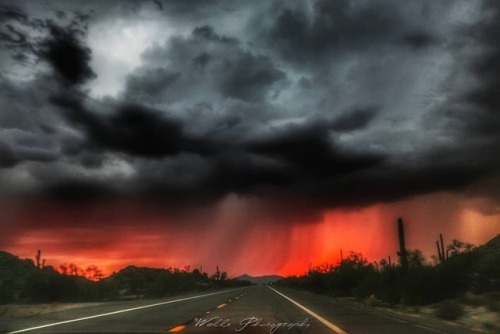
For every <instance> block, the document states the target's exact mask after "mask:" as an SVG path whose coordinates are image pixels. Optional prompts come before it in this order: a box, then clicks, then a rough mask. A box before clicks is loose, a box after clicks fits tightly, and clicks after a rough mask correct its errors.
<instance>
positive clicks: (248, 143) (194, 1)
mask: <svg viewBox="0 0 500 334" xmlns="http://www.w3.org/2000/svg"><path fill="white" fill-rule="evenodd" d="M499 16H500V5H499V4H498V3H496V2H494V1H474V2H472V1H460V0H458V1H450V0H439V1H435V0H432V1H431V0H427V1H424V0H421V1H414V2H411V3H410V2H401V1H396V0H393V1H364V0H356V1H344V0H341V1H327V0H317V1H293V2H292V1H274V0H272V1H269V0H256V1H246V2H233V1H227V0H211V1H199V0H184V1H174V0H157V1H134V0H130V1H93V0H88V1H62V0H60V1H55V0H45V1H26V0H21V1H19V0H17V1H10V0H5V1H2V3H1V4H0V22H1V23H0V45H1V48H0V108H1V111H0V231H1V233H0V249H3V250H6V251H10V252H13V253H14V254H16V255H19V256H21V257H30V258H33V257H34V255H35V253H36V250H37V249H41V250H42V257H45V258H46V261H47V264H49V265H54V266H57V265H61V264H65V263H76V264H77V265H79V266H82V267H85V266H88V265H97V266H99V267H100V268H102V269H103V270H104V272H105V273H107V274H109V273H111V272H112V271H116V270H119V269H120V268H122V267H124V266H126V265H130V264H135V265H142V266H153V267H169V266H172V267H184V266H190V267H191V268H198V267H200V266H202V267H203V270H204V271H208V272H213V271H215V267H216V266H219V267H220V268H221V269H222V270H225V271H227V272H228V273H229V274H230V275H233V276H235V275H239V274H243V273H249V274H253V275H262V274H270V273H277V274H281V275H290V274H301V273H304V272H305V271H306V270H307V269H308V268H309V267H310V266H317V265H321V264H324V263H336V262H338V260H339V257H340V250H342V251H343V254H349V251H355V252H361V253H362V254H363V255H364V256H366V257H367V258H368V259H369V260H370V261H378V260H380V259H382V258H387V257H388V256H392V258H393V259H395V258H396V250H397V248H398V246H397V229H396V221H397V219H398V217H402V218H403V219H404V221H405V229H406V238H407V246H408V247H409V248H411V249H417V248H418V249H421V250H422V251H423V252H424V255H426V256H427V258H428V259H429V261H431V260H430V258H431V256H432V255H434V254H435V250H434V247H435V240H437V239H438V238H439V234H440V233H442V234H443V236H444V237H445V241H447V242H451V240H452V239H455V238H456V239H460V240H462V241H467V242H471V243H474V244H476V245H479V244H482V243H484V242H486V241H488V240H489V239H491V238H493V237H494V236H495V235H496V234H498V233H500V155H499V154H498V152H499V151H500V131H498V129H499V127H500V98H499V97H500V91H499V90H500V37H499V35H498V34H497V33H496V32H497V31H499V30H500V17H499Z"/></svg>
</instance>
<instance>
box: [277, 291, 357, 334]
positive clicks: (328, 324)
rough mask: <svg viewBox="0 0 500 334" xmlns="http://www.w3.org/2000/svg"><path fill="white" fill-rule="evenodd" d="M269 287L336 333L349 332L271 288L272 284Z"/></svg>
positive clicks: (343, 333) (344, 333)
mask: <svg viewBox="0 0 500 334" xmlns="http://www.w3.org/2000/svg"><path fill="white" fill-rule="evenodd" d="M268 288H269V289H271V290H273V291H274V292H276V293H277V294H278V295H280V296H281V297H283V298H285V299H286V300H288V301H289V302H291V303H292V304H295V306H297V307H299V308H301V309H302V310H304V311H305V312H307V313H309V314H310V315H312V316H313V317H314V318H316V320H318V321H319V322H321V323H322V324H323V325H325V326H326V327H328V328H330V329H331V330H332V331H334V332H335V333H337V334H348V333H347V332H346V331H345V330H343V329H342V328H340V327H338V326H336V325H334V324H332V323H331V322H330V321H328V320H326V319H325V318H323V317H322V316H320V315H319V314H317V313H316V312H314V311H311V310H310V309H308V308H307V307H305V306H304V305H302V304H299V303H297V302H296V301H295V300H293V299H292V298H290V297H288V296H285V295H284V294H282V293H281V292H279V291H277V290H275V289H273V288H271V287H270V286H268Z"/></svg>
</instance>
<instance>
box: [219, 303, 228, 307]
mask: <svg viewBox="0 0 500 334" xmlns="http://www.w3.org/2000/svg"><path fill="white" fill-rule="evenodd" d="M226 305H227V304H226V303H223V304H220V305H219V306H217V308H223V307H224V306H226Z"/></svg>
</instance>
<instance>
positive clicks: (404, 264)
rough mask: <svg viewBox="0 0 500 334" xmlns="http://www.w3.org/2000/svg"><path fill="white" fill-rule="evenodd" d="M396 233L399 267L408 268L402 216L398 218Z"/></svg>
mask: <svg viewBox="0 0 500 334" xmlns="http://www.w3.org/2000/svg"><path fill="white" fill-rule="evenodd" d="M398 235H399V252H398V255H399V259H400V262H401V268H403V270H406V269H407V268H408V254H407V251H406V246H405V231H404V226H403V219H402V218H398Z"/></svg>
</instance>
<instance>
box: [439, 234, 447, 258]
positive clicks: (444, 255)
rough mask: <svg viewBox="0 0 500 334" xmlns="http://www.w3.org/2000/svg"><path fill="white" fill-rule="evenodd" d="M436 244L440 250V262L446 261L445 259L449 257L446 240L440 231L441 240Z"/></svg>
mask: <svg viewBox="0 0 500 334" xmlns="http://www.w3.org/2000/svg"><path fill="white" fill-rule="evenodd" d="M436 246H437V250H438V259H439V262H441V263H442V262H444V261H445V260H447V259H448V251H446V252H445V251H444V240H443V235H442V234H441V233H439V240H436Z"/></svg>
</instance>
